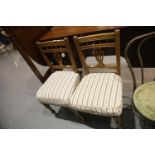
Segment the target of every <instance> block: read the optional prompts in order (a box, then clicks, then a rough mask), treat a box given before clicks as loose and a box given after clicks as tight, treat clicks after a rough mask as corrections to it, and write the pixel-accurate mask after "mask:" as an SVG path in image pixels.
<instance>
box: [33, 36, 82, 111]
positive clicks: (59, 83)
mask: <svg viewBox="0 0 155 155" xmlns="http://www.w3.org/2000/svg"><path fill="white" fill-rule="evenodd" d="M36 44H37V46H38V48H39V50H40V51H41V54H42V56H43V58H44V59H45V61H46V63H47V65H48V66H49V68H50V70H51V72H54V73H52V74H51V75H50V77H49V78H48V79H47V80H46V81H45V83H44V84H43V85H42V86H41V87H40V89H39V90H38V91H37V93H36V97H37V99H38V100H39V101H40V102H41V103H42V104H43V105H44V106H45V107H46V108H48V109H49V110H50V111H51V112H52V113H54V114H56V112H55V110H53V109H52V108H51V106H50V104H53V105H58V106H65V107H68V106H69V97H70V96H71V95H72V93H73V91H74V90H75V88H76V86H77V85H78V83H79V80H80V77H79V74H78V73H77V67H76V64H75V60H74V57H73V54H72V52H71V47H70V44H69V41H68V39H67V38H64V39H61V40H52V41H45V42H37V43H36ZM67 58H68V59H67ZM64 68H65V69H66V70H62V69H64ZM68 68H69V69H68ZM67 69H68V70H67ZM71 69H72V71H71Z"/></svg>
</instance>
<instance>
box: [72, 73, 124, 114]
mask: <svg viewBox="0 0 155 155" xmlns="http://www.w3.org/2000/svg"><path fill="white" fill-rule="evenodd" d="M70 107H71V108H73V109H76V110H79V111H84V112H88V113H93V114H98V115H104V116H119V115H121V113H122V81H121V78H120V76H119V75H116V74H115V73H90V74H88V75H86V76H84V77H83V79H82V81H81V82H80V84H79V85H78V86H77V88H76V90H75V91H74V93H73V95H72V96H71V97H70Z"/></svg>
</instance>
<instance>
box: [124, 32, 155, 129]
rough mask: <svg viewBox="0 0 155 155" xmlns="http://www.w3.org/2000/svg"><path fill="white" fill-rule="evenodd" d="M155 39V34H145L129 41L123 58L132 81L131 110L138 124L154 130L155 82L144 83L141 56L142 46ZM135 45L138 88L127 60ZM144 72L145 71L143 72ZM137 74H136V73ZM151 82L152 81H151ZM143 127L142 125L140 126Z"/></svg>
mask: <svg viewBox="0 0 155 155" xmlns="http://www.w3.org/2000/svg"><path fill="white" fill-rule="evenodd" d="M153 38H155V32H150V33H146V34H143V35H140V36H137V37H135V38H133V39H132V40H130V41H129V42H128V44H127V45H126V47H125V57H126V60H127V62H128V66H129V69H130V72H131V75H132V80H133V102H132V108H133V110H134V112H135V114H136V116H138V117H139V118H140V120H141V121H140V123H143V122H145V123H146V124H148V125H149V126H153V128H155V82H154V81H153V82H148V81H147V82H145V80H144V65H143V59H142V56H141V53H142V49H143V47H144V44H145V43H147V42H148V41H150V39H153ZM135 43H138V44H137V51H134V52H136V53H137V55H138V59H139V64H140V71H141V73H140V74H141V82H140V84H139V86H138V84H137V77H136V75H137V74H136V75H135V69H133V67H132V63H131V60H130V58H129V52H131V50H130V49H131V47H132V46H133V45H135ZM145 71H146V70H145ZM136 73H137V72H136ZM152 80H153V79H152ZM142 126H143V125H142Z"/></svg>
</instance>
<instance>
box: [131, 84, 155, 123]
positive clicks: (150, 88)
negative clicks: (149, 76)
mask: <svg viewBox="0 0 155 155" xmlns="http://www.w3.org/2000/svg"><path fill="white" fill-rule="evenodd" d="M133 101H134V104H135V107H136V108H137V110H138V111H139V112H140V113H141V114H142V115H144V116H145V117H146V118H148V119H151V120H152V121H155V82H148V83H145V84H143V85H141V86H140V87H138V88H137V89H136V91H135V93H134V96H133Z"/></svg>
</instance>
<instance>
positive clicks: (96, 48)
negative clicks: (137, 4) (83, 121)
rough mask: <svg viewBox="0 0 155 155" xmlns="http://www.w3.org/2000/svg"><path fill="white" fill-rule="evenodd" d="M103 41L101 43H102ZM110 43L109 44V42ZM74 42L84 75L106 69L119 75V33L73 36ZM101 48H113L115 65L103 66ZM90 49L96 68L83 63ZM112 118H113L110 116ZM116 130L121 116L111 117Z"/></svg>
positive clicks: (119, 125) (120, 125)
mask: <svg viewBox="0 0 155 155" xmlns="http://www.w3.org/2000/svg"><path fill="white" fill-rule="evenodd" d="M102 41H103V42H102ZM109 41H110V42H109ZM74 42H75V45H76V48H77V51H78V54H79V57H80V60H81V63H82V66H83V68H84V74H85V75H87V74H88V73H89V68H108V69H115V70H116V73H117V74H118V75H120V31H119V30H115V31H114V32H108V33H101V34H95V35H88V36H82V37H77V36H74ZM102 48H114V49H115V55H116V64H104V62H103V59H104V51H103V50H102ZM87 49H89V50H90V49H92V51H91V52H92V54H93V55H94V56H95V58H96V60H97V62H98V64H97V65H96V66H93V67H92V66H89V65H87V64H86V61H85V56H84V53H85V50H87ZM112 117H113V116H112ZM113 118H114V120H115V122H116V125H117V128H121V127H122V119H121V116H118V117H113Z"/></svg>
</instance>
